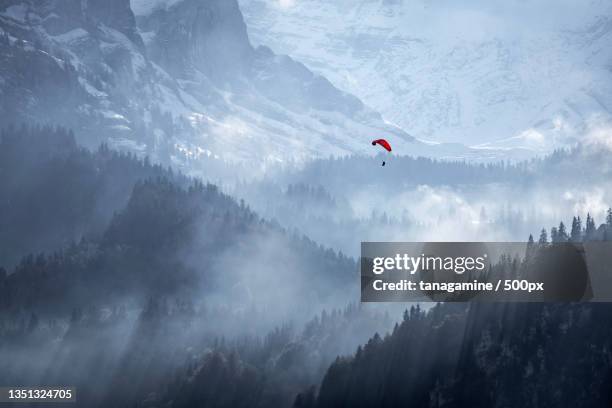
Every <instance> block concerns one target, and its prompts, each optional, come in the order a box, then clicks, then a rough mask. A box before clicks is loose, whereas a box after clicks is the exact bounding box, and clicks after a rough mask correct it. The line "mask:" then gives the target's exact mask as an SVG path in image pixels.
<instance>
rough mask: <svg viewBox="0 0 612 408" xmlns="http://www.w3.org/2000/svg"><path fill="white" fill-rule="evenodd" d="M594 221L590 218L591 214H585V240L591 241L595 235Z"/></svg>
mask: <svg viewBox="0 0 612 408" xmlns="http://www.w3.org/2000/svg"><path fill="white" fill-rule="evenodd" d="M595 230H596V227H595V220H594V219H593V217H591V214H590V213H589V214H587V219H586V226H585V229H584V237H585V239H592V238H593V235H594V234H595Z"/></svg>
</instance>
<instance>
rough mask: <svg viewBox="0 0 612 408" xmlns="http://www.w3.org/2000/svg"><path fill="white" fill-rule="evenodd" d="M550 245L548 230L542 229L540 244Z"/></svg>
mask: <svg viewBox="0 0 612 408" xmlns="http://www.w3.org/2000/svg"><path fill="white" fill-rule="evenodd" d="M547 243H548V233H547V232H546V228H542V231H541V232H540V238H539V239H538V244H541V245H544V244H547Z"/></svg>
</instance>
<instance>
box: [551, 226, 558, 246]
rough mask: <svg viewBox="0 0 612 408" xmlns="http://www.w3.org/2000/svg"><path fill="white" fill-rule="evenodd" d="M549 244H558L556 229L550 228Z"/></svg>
mask: <svg viewBox="0 0 612 408" xmlns="http://www.w3.org/2000/svg"><path fill="white" fill-rule="evenodd" d="M550 242H552V243H553V244H554V243H557V242H559V232H558V231H557V227H552V228H551V229H550Z"/></svg>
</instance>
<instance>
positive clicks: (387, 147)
mask: <svg viewBox="0 0 612 408" xmlns="http://www.w3.org/2000/svg"><path fill="white" fill-rule="evenodd" d="M376 145H379V146H382V147H383V148H384V149H385V150H386V151H388V152H391V150H393V149H391V144H390V143H389V142H387V141H386V140H385V139H376V140H374V141H372V146H376ZM385 164H387V163H386V162H385V161H383V162H382V165H383V167H384V166H385Z"/></svg>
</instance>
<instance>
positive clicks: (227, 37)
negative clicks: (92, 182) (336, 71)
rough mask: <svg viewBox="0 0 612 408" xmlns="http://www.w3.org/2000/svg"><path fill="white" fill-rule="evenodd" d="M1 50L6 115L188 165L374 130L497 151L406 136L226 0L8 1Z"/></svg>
mask: <svg viewBox="0 0 612 408" xmlns="http://www.w3.org/2000/svg"><path fill="white" fill-rule="evenodd" d="M0 62H1V65H0V95H1V96H2V98H1V101H0V122H1V123H3V125H6V124H8V123H19V122H29V123H49V124H62V125H66V126H69V127H70V128H72V129H74V130H75V133H76V136H77V138H78V139H79V140H80V142H82V143H84V144H86V145H89V146H92V147H95V146H97V145H98V144H99V143H100V142H106V143H108V144H110V145H111V146H112V147H116V148H120V149H124V150H129V151H132V152H136V153H138V154H143V155H144V154H147V155H149V156H151V157H152V158H153V159H154V160H156V161H159V162H162V163H167V164H173V165H174V166H175V167H179V168H181V169H183V170H184V171H187V172H190V173H197V172H198V170H202V168H203V163H204V162H206V164H207V165H209V164H210V162H211V161H213V162H214V161H219V162H223V163H227V162H229V163H241V164H244V163H247V164H248V165H249V166H250V167H253V166H255V167H258V168H266V167H267V165H268V164H270V163H281V162H286V161H302V160H306V159H309V158H314V157H321V156H324V157H327V156H329V155H344V154H354V153H360V154H375V153H377V150H376V149H373V148H372V146H371V145H370V143H369V142H370V140H372V139H373V138H377V137H381V136H383V137H387V138H389V139H390V140H391V142H392V143H393V144H394V147H395V151H396V152H397V153H400V154H402V153H404V154H415V155H416V154H419V155H426V156H434V157H439V158H450V159H464V158H467V159H474V160H489V159H495V158H499V157H500V155H499V153H500V151H499V150H493V149H472V148H467V147H465V146H463V145H461V144H452V143H451V144H436V143H425V142H422V141H419V140H416V139H414V138H413V137H412V136H410V135H409V134H408V133H407V132H405V131H403V130H402V129H401V128H399V127H397V126H395V125H393V124H390V123H389V122H387V121H385V120H384V119H383V118H382V117H381V115H380V114H379V113H377V112H376V111H375V110H373V109H371V108H369V107H368V106H366V105H364V104H363V103H362V102H361V100H360V99H358V98H357V97H355V96H353V95H351V94H349V93H346V92H343V91H341V90H340V89H338V88H336V87H334V86H333V85H332V84H331V83H330V82H329V81H328V80H327V79H326V78H325V77H323V76H321V75H318V74H314V73H313V72H311V71H310V70H309V69H308V68H306V67H305V66H304V65H302V64H301V63H299V62H297V61H295V60H294V59H292V58H291V57H288V56H285V55H279V54H275V53H274V52H272V51H271V50H270V49H269V48H267V47H265V46H258V47H254V46H252V45H251V42H250V40H249V37H248V35H247V27H246V25H245V22H244V19H243V16H242V13H241V11H240V9H239V6H238V3H237V2H236V0H132V2H131V4H130V1H129V0H4V1H3V2H2V3H1V4H0ZM523 153H524V152H523V151H514V152H513V154H518V155H520V154H523ZM504 154H505V153H504ZM210 158H213V159H212V160H211V159H210ZM214 159H220V160H214Z"/></svg>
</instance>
